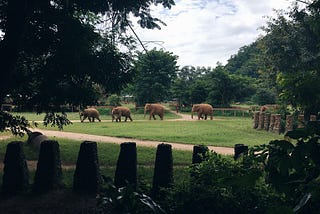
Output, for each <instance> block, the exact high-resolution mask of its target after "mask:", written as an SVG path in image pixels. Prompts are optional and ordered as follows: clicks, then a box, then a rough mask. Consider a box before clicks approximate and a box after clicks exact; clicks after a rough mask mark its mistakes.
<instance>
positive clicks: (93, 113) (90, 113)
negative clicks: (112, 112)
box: [80, 108, 101, 123]
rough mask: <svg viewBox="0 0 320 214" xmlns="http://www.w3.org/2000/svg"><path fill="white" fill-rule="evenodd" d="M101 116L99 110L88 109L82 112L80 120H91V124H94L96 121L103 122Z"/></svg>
mask: <svg viewBox="0 0 320 214" xmlns="http://www.w3.org/2000/svg"><path fill="white" fill-rule="evenodd" d="M99 117H100V114H99V112H98V110H97V109H95V108H87V109H85V110H83V111H82V112H80V120H81V122H83V121H84V120H85V119H86V118H88V119H89V122H90V123H91V122H94V119H97V120H99V122H101V120H100V118H99Z"/></svg>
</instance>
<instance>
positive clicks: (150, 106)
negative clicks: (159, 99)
mask: <svg viewBox="0 0 320 214" xmlns="http://www.w3.org/2000/svg"><path fill="white" fill-rule="evenodd" d="M148 111H149V114H150V116H149V120H151V117H153V119H154V120H155V119H156V117H155V115H159V117H160V119H161V120H163V116H164V106H163V105H161V104H157V103H147V104H146V105H145V106H144V117H146V113H147V112H148Z"/></svg>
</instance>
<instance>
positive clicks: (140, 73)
mask: <svg viewBox="0 0 320 214" xmlns="http://www.w3.org/2000/svg"><path fill="white" fill-rule="evenodd" d="M135 70H136V72H137V76H136V78H135V95H136V101H137V103H138V105H142V104H144V103H146V102H161V101H163V100H165V99H167V98H168V96H169V92H170V87H171V84H172V82H173V80H174V79H175V76H176V71H177V56H175V55H173V54H172V53H170V52H167V51H163V50H156V49H153V50H151V51H148V52H146V53H140V54H139V56H138V59H137V60H136V62H135Z"/></svg>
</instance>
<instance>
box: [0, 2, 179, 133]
mask: <svg viewBox="0 0 320 214" xmlns="http://www.w3.org/2000/svg"><path fill="white" fill-rule="evenodd" d="M153 4H162V5H163V6H164V7H167V8H170V7H171V6H172V5H173V4H174V1H173V0H160V1H153V0H144V1H131V0H122V1H118V0H117V1H114V0H106V1H102V0H93V1H86V0H71V1H69V0H50V1H49V0H31V1H27V0H22V1H18V0H1V1H0V31H1V32H2V33H3V34H2V35H1V38H0V58H1V60H0V68H1V77H2V78H0V101H1V102H2V100H3V99H4V97H5V96H6V95H7V94H11V95H12V96H15V98H16V99H18V98H19V99H22V100H23V101H24V102H26V103H29V104H30V105H33V106H37V108H38V109H37V110H38V111H52V110H53V111H55V110H56V109H55V107H58V106H59V105H61V104H65V103H69V104H80V103H82V104H87V103H93V102H94V101H95V99H96V97H95V96H94V95H95V93H94V91H95V90H94V88H95V85H96V84H99V85H102V86H103V87H105V88H106V89H107V90H108V91H110V92H114V91H117V90H119V89H121V86H122V85H123V84H126V83H127V82H129V81H130V79H131V77H132V69H131V68H132V63H131V58H132V57H131V55H130V54H131V53H130V52H129V51H127V52H122V51H120V49H119V48H118V47H117V45H118V44H120V43H121V44H122V45H125V46H129V45H131V44H132V38H130V37H126V34H125V32H126V30H127V28H128V29H129V27H130V25H131V22H130V20H129V17H130V16H129V15H130V14H132V15H134V16H136V17H139V21H138V22H139V24H140V26H141V27H144V28H150V29H152V28H160V26H159V24H160V23H162V22H161V21H160V20H159V19H157V18H153V17H152V16H151V14H150V6H151V5H153ZM97 26H98V28H97ZM102 26H103V27H102ZM130 48H131V47H130ZM130 48H129V49H130ZM0 113H1V115H2V114H3V112H0ZM4 118H5V116H1V117H0V122H1V124H2V125H1V129H3V128H4V126H5V124H6V122H5V120H4Z"/></svg>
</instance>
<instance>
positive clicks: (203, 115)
mask: <svg viewBox="0 0 320 214" xmlns="http://www.w3.org/2000/svg"><path fill="white" fill-rule="evenodd" d="M193 112H197V114H198V120H200V119H205V120H206V119H207V116H208V115H210V120H212V118H213V107H212V106H211V105H210V104H205V103H202V104H194V105H193V106H192V110H191V118H192V119H193Z"/></svg>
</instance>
